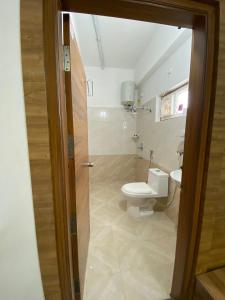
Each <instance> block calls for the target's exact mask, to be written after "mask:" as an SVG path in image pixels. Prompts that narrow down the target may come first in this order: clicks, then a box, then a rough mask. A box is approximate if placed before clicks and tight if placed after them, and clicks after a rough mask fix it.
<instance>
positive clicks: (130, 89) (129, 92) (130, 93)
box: [121, 81, 135, 105]
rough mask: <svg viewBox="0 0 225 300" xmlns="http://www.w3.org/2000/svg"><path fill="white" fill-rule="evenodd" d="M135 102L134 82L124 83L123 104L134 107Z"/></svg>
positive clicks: (122, 90) (122, 86) (122, 89)
mask: <svg viewBox="0 0 225 300" xmlns="http://www.w3.org/2000/svg"><path fill="white" fill-rule="evenodd" d="M134 101H135V83H134V81H124V82H122V84H121V103H122V105H132V104H134Z"/></svg>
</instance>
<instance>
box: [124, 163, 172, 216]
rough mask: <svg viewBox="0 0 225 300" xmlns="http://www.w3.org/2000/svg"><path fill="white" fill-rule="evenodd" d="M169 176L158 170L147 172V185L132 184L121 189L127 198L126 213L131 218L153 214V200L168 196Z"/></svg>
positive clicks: (143, 183) (153, 169) (140, 183)
mask: <svg viewBox="0 0 225 300" xmlns="http://www.w3.org/2000/svg"><path fill="white" fill-rule="evenodd" d="M168 178H169V175H168V174H167V173H165V172H163V171H162V170H160V169H157V168H152V169H149V170H148V183H145V182H132V183H127V184H124V185H123V186H122V188H121V190H122V192H123V193H124V195H126V198H127V211H128V213H129V214H130V215H131V216H133V217H141V216H149V215H152V214H153V213H154V211H153V206H154V204H155V202H156V199H155V198H159V197H167V196H168Z"/></svg>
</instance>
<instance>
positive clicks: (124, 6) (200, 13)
mask: <svg viewBox="0 0 225 300" xmlns="http://www.w3.org/2000/svg"><path fill="white" fill-rule="evenodd" d="M22 1H23V2H24V5H23V9H24V6H25V4H26V0H22ZM37 1H38V0H36V2H37ZM28 2H29V1H28ZM39 2H42V0H40V1H39ZM61 10H63V11H67V12H80V13H91V14H97V15H106V16H113V17H123V18H128V19H136V20H143V21H150V22H156V23H162V24H168V25H174V26H181V27H187V28H192V29H193V40H192V41H193V44H192V57H191V71H190V80H189V89H190V97H189V103H190V105H189V109H188V114H187V125H186V134H185V146H184V153H185V154H184V169H183V178H182V192H181V201H180V210H179V223H178V236H177V247H176V259H175V268H174V277H173V285H172V291H171V297H172V298H173V299H179V300H185V299H192V296H193V290H194V283H195V267H196V260H197V253H198V247H199V239H200V232H201V223H202V214H203V207H204V197H205V190H206V181H207V171H208V161H209V149H210V143H211V131H212V121H213V111H214V103H215V91H216V74H217V56H218V34H219V30H218V26H219V25H218V24H219V3H218V2H217V1H213V0H201V1H197V0H196V1H195V0H109V1H104V0H76V1H74V0H64V1H63V0H61V1H60V0H58V1H57V0H51V1H43V21H44V22H43V26H44V43H43V48H44V60H45V66H44V68H43V72H45V76H46V91H47V105H48V116H49V135H50V151H51V162H52V182H53V202H54V216H55V228H56V248H57V256H58V269H59V280H60V286H61V293H62V299H68V300H69V299H74V298H73V292H72V291H71V289H72V285H71V278H72V277H71V276H72V273H71V265H72V263H71V255H70V253H71V252H70V251H71V250H70V249H69V248H70V245H69V243H68V234H69V220H68V218H67V207H66V205H65V203H64V199H65V196H66V191H67V189H68V180H67V177H66V175H65V174H67V167H66V165H65V151H66V149H65V147H64V146H63V145H64V143H65V136H64V134H63V132H64V129H63V126H64V125H63V119H62V109H63V108H62V103H61V102H60V90H59V86H60V84H59V83H60V74H59V57H58V54H57V53H58V36H57V30H58V29H57V27H58V13H59V12H60V11H61ZM24 17H26V16H24ZM22 50H23V49H22ZM23 55H25V54H24V53H23V51H22V57H23ZM24 69H26V65H23V70H24ZM194 99H198V101H194ZM25 101H26V95H25ZM28 126H29V124H28ZM63 141H64V143H63ZM190 178H192V180H191V181H190ZM190 199H192V201H190ZM63 203H64V204H63ZM37 226H38V223H37V222H36V228H37ZM38 240H39V237H38V236H37V241H38ZM40 251H41V249H40V248H39V255H40ZM40 264H41V266H42V264H43V262H41V261H40ZM43 272H44V271H42V280H47V279H45V278H44V276H43Z"/></svg>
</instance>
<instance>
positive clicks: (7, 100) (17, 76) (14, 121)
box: [0, 0, 44, 300]
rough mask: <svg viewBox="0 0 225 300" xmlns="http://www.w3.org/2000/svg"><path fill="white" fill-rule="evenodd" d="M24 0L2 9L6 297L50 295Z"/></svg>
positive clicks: (2, 266)
mask: <svg viewBox="0 0 225 300" xmlns="http://www.w3.org/2000/svg"><path fill="white" fill-rule="evenodd" d="M19 5H20V2H19V1H18V0H8V1H3V2H2V3H1V11H0V36H1V39H0V43H1V44H0V85H1V86H0V129H1V147H0V158H1V162H0V166H1V167H0V168H1V173H0V191H1V197H0V299H2V300H31V299H32V300H42V299H44V296H43V291H42V283H41V278H40V270H39V262H38V256H37V246H36V235H35V228H34V215H33V206H32V193H31V182H30V173H29V162H28V149H27V137H26V125H25V114H24V98H23V89H22V77H21V54H20V36H19V34H20V20H19Z"/></svg>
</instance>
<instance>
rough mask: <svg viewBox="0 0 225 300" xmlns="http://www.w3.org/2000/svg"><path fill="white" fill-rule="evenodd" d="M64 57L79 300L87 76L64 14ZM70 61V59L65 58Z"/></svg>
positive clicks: (85, 207) (85, 237) (86, 230)
mask: <svg viewBox="0 0 225 300" xmlns="http://www.w3.org/2000/svg"><path fill="white" fill-rule="evenodd" d="M63 33H64V36H63V40H64V41H63V42H64V54H65V55H66V56H65V55H64V56H65V57H68V58H70V59H69V60H70V63H69V65H68V66H67V67H66V63H64V68H65V90H66V110H67V127H68V150H69V151H68V156H69V160H68V164H69V182H70V218H71V244H72V253H73V270H74V282H75V293H76V299H78V298H79V293H80V297H81V299H82V294H83V288H84V280H85V271H86V262H87V255H88V245H89V236H90V221H89V168H88V167H89V166H90V165H89V164H88V128H87V95H86V77H85V72H84V68H83V65H82V61H81V57H80V53H79V49H78V47H77V43H76V39H75V34H74V30H73V25H72V24H71V21H70V16H69V14H64V15H63ZM65 60H67V58H66V59H65Z"/></svg>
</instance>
